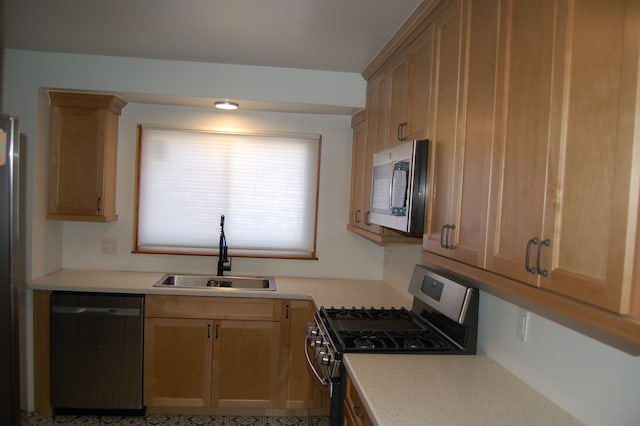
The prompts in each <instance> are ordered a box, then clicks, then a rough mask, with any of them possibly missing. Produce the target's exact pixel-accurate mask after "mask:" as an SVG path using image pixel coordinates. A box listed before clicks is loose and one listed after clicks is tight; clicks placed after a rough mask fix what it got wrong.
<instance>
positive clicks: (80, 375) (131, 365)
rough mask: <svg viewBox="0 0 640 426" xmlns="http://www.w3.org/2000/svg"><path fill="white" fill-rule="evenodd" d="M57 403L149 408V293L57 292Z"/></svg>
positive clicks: (53, 393)
mask: <svg viewBox="0 0 640 426" xmlns="http://www.w3.org/2000/svg"><path fill="white" fill-rule="evenodd" d="M50 307H51V340H50V345H51V348H50V351H51V405H52V406H53V407H54V410H56V411H57V412H62V411H69V410H71V411H73V410H82V411H86V410H96V411H98V410H131V411H134V410H143V406H142V357H143V355H142V346H143V320H144V296H142V295H122V294H103V293H69V292H54V293H53V294H52V295H51V306H50Z"/></svg>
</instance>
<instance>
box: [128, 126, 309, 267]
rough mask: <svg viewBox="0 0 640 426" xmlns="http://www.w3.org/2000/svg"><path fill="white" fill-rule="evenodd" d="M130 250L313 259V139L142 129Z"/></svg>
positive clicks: (140, 132)
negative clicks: (225, 251) (221, 246)
mask: <svg viewBox="0 0 640 426" xmlns="http://www.w3.org/2000/svg"><path fill="white" fill-rule="evenodd" d="M139 144H140V145H139V150H138V152H139V163H138V164H139V171H138V173H139V175H138V177H139V179H138V216H137V226H136V229H137V235H136V250H137V251H139V252H160V253H216V252H217V248H218V239H219V235H220V216H221V215H224V216H225V235H226V239H227V244H228V245H229V252H230V254H231V255H247V256H257V257H262V256H264V257H285V258H288V257H293V258H296V257H303V258H313V257H315V236H316V208H317V199H318V198H317V191H318V167H319V156H320V136H319V135H317V136H315V137H305V136H302V137H299V136H296V137H291V136H272V135H247V134H226V133H214V132H204V131H191V130H174V129H158V128H147V127H141V128H140V131H139Z"/></svg>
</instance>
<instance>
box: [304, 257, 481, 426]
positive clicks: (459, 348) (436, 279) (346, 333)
mask: <svg viewBox="0 0 640 426" xmlns="http://www.w3.org/2000/svg"><path fill="white" fill-rule="evenodd" d="M409 292H410V293H411V294H412V295H413V296H414V299H413V305H412V308H411V310H408V309H406V308H393V307H390V308H364V307H362V308H356V307H353V308H335V307H331V308H326V307H322V308H321V309H320V310H319V311H318V312H317V313H316V315H315V317H314V321H313V323H309V324H308V325H307V342H306V347H305V351H306V357H307V363H308V364H309V367H310V369H311V371H312V372H313V374H314V375H315V377H316V379H317V380H318V381H319V382H320V383H322V384H323V385H326V386H329V387H330V393H331V413H330V425H331V426H339V425H341V424H342V404H343V399H344V383H343V376H344V366H343V363H342V359H343V356H344V354H345V353H386V354H393V353H403V354H407V353H409V354H411V353H413V354H423V355H424V354H434V355H435V354H460V355H465V354H475V353H476V340H477V333H478V302H479V291H478V289H477V288H475V287H473V286H472V285H471V284H470V283H468V282H465V280H464V279H462V278H460V277H457V276H454V275H452V274H449V273H446V272H442V271H436V270H433V269H429V268H427V267H426V266H423V265H416V266H415V269H414V271H413V275H412V278H411V283H410V284H409Z"/></svg>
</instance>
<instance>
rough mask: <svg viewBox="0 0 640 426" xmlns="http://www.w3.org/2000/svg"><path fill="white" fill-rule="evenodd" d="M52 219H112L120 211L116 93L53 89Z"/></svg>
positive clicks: (121, 104)
mask: <svg viewBox="0 0 640 426" xmlns="http://www.w3.org/2000/svg"><path fill="white" fill-rule="evenodd" d="M49 98H50V99H51V141H50V144H51V145H50V146H51V149H50V154H49V155H50V161H49V207H48V214H47V218H48V219H56V220H77V221H92V222H109V221H113V220H116V219H117V218H118V216H117V214H116V160H117V158H116V157H117V141H118V116H119V115H120V112H121V110H122V108H123V107H124V106H125V105H126V103H125V102H124V101H123V100H122V99H120V98H119V97H117V96H111V95H94V94H86V93H66V92H53V91H52V92H49Z"/></svg>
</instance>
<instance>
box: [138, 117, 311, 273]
mask: <svg viewBox="0 0 640 426" xmlns="http://www.w3.org/2000/svg"><path fill="white" fill-rule="evenodd" d="M145 129H153V130H167V131H178V132H194V133H211V134H222V135H237V136H247V137H250V136H257V137H278V138H300V139H314V140H317V142H318V147H317V162H316V177H315V188H314V190H315V200H314V203H315V205H314V207H313V209H314V211H313V231H312V232H313V235H312V242H313V244H312V249H311V251H310V252H302V251H300V252H299V253H294V252H291V251H288V252H278V251H277V250H273V251H269V250H260V251H257V250H256V251H252V250H245V249H233V248H232V245H231V246H230V247H229V253H228V254H229V256H233V257H244V258H256V259H261V258H262V259H283V260H287V259H288V260H318V257H317V239H318V209H319V197H320V170H321V157H322V135H321V134H308V133H304V134H303V133H285V132H277V133H276V132H232V131H222V130H199V129H187V128H180V127H169V126H153V125H144V124H138V125H137V135H136V160H135V167H136V170H135V185H134V209H133V210H134V211H133V241H132V243H133V247H132V253H134V254H161V255H178V256H218V255H219V248H218V247H217V245H216V246H212V247H198V248H196V247H191V248H188V249H185V250H178V249H149V248H144V247H140V244H139V222H140V215H139V213H140V189H141V188H140V184H141V177H140V175H141V163H142V156H141V151H142V136H143V132H144V130H145ZM285 253H286V254H285Z"/></svg>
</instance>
